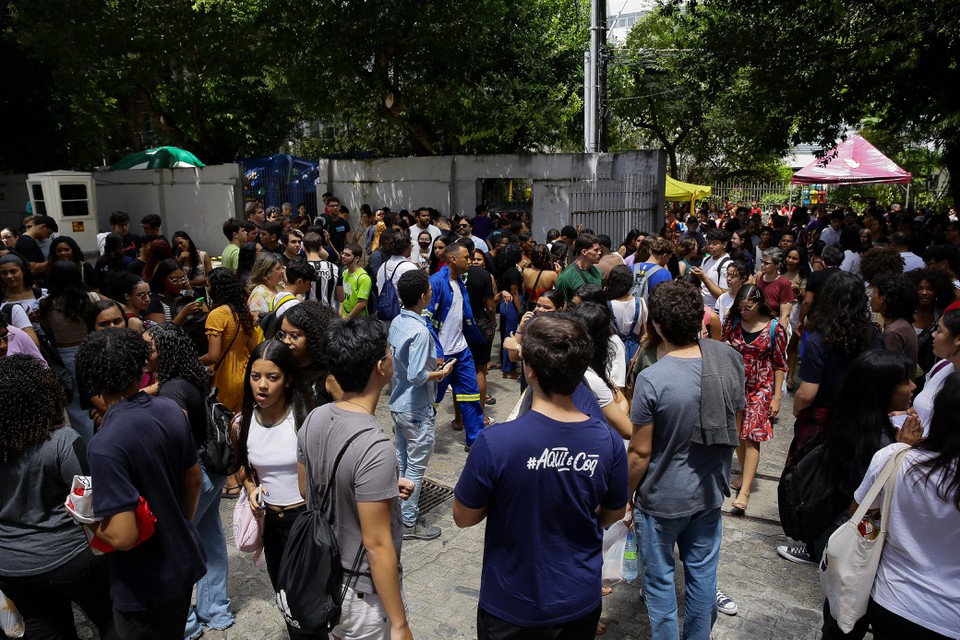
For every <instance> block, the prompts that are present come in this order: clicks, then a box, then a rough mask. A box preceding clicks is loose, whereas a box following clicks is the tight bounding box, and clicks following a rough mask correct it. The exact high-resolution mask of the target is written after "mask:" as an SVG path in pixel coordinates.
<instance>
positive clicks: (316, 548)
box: [276, 427, 373, 632]
mask: <svg viewBox="0 0 960 640" xmlns="http://www.w3.org/2000/svg"><path fill="white" fill-rule="evenodd" d="M368 431H373V428H372V427H371V428H369V429H364V430H362V431H359V432H357V433H355V434H353V435H352V436H351V437H350V438H349V439H348V440H347V441H346V442H345V443H344V445H343V447H341V449H340V452H339V453H338V454H337V457H336V460H335V461H334V463H333V471H332V472H331V474H330V481H329V482H328V483H327V487H326V489H325V490H324V492H323V496H322V497H321V498H320V502H319V504H317V502H316V500H310V499H309V496H308V502H307V510H306V511H304V512H303V513H301V514H300V515H299V516H298V517H297V519H296V521H294V523H293V526H292V527H291V528H290V535H289V536H288V537H287V544H286V547H284V551H283V560H281V562H280V570H279V571H278V572H277V584H276V589H277V607H278V608H279V609H280V613H282V614H283V617H284V619H285V620H286V621H287V624H289V625H290V626H291V627H294V628H296V629H300V630H301V631H307V632H318V631H325V632H329V631H331V630H332V629H333V628H334V627H335V626H336V625H337V623H338V622H339V621H340V606H341V605H342V603H343V598H344V597H345V596H346V595H347V583H345V582H344V581H343V566H342V565H341V564H340V545H339V544H338V543H337V537H336V536H335V535H334V533H333V527H331V526H330V521H329V520H327V517H326V515H325V511H326V508H327V503H328V501H329V499H330V496H331V494H332V493H333V490H334V487H335V486H336V483H337V469H338V468H339V467H340V460H342V459H343V454H345V453H346V452H347V448H348V447H349V446H350V445H351V444H352V443H353V441H354V440H356V439H357V438H359V437H360V436H361V435H363V434H364V433H367V432H368ZM306 467H307V483H308V486H309V483H310V482H311V478H312V477H313V476H312V474H311V473H310V458H309V456H308V457H307V458H306ZM311 493H312V492H311ZM364 551H365V549H364V548H363V545H362V544H361V545H360V547H359V548H358V549H357V555H356V557H355V558H354V560H353V569H352V570H351V571H350V574H351V575H353V576H356V575H357V569H358V568H359V567H360V561H361V560H362V558H363V552H364Z"/></svg>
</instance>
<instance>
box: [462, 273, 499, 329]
mask: <svg viewBox="0 0 960 640" xmlns="http://www.w3.org/2000/svg"><path fill="white" fill-rule="evenodd" d="M466 287H467V298H469V299H470V309H471V310H473V317H474V318H486V317H487V305H486V301H487V300H489V299H490V298H493V296H494V293H493V279H492V278H491V277H490V272H489V271H487V270H486V269H483V268H481V267H474V266H471V267H470V268H469V269H467V282H466Z"/></svg>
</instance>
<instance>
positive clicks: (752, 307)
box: [737, 302, 760, 311]
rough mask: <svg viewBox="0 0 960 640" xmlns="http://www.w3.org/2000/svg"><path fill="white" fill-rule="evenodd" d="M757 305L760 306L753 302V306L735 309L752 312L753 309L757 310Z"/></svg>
mask: <svg viewBox="0 0 960 640" xmlns="http://www.w3.org/2000/svg"><path fill="white" fill-rule="evenodd" d="M758 304H760V303H759V302H754V303H753V304H748V305H740V306H739V307H737V308H738V309H740V311H753V310H754V309H756V308H757V305H758Z"/></svg>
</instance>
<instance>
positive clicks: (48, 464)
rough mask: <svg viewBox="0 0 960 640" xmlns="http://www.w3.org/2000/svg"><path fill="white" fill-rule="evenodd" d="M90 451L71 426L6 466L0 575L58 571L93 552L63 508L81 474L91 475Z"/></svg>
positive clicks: (1, 489)
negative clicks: (83, 554)
mask: <svg viewBox="0 0 960 640" xmlns="http://www.w3.org/2000/svg"><path fill="white" fill-rule="evenodd" d="M89 473H90V471H89V469H88V467H87V449H86V447H85V446H84V444H83V440H81V439H80V435H79V434H78V433H77V432H76V431H74V430H73V429H71V428H69V427H63V428H60V429H57V430H56V431H54V432H53V433H52V434H51V436H50V439H49V440H47V441H45V442H42V443H40V444H35V445H31V446H29V447H27V449H26V450H25V451H23V452H22V453H21V454H20V456H19V457H18V458H17V459H16V460H14V461H13V462H7V463H0V556H2V558H3V561H2V562H0V575H2V576H8V577H15V576H35V575H39V574H41V573H46V572H48V571H52V570H54V569H56V568H57V567H59V566H61V565H63V564H66V563H67V562H68V561H69V560H72V559H73V558H74V557H76V556H77V555H79V554H80V553H82V552H83V550H84V549H86V548H87V538H86V537H85V536H84V534H83V530H82V529H81V528H80V526H79V525H78V524H76V523H75V522H74V521H73V519H72V518H71V517H70V516H69V515H68V514H67V509H66V507H64V506H63V502H64V500H66V499H67V494H68V493H70V485H71V483H72V482H73V476H75V475H88V474H89Z"/></svg>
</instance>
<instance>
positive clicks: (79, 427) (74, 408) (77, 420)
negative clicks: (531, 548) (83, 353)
mask: <svg viewBox="0 0 960 640" xmlns="http://www.w3.org/2000/svg"><path fill="white" fill-rule="evenodd" d="M79 350H80V347H65V348H63V349H57V352H58V353H59V354H60V359H61V360H63V366H65V367H66V368H67V371H69V372H70V377H72V378H73V400H71V401H70V404H68V405H67V415H68V416H69V417H70V426H71V427H73V430H74V431H76V432H77V433H79V434H80V437H82V438H83V441H84V442H85V443H86V444H90V440H91V438H93V420H92V419H91V418H90V414H89V413H88V412H87V410H86V409H83V408H81V407H80V394H81V393H83V391H81V389H80V385H79V384H77V351H79Z"/></svg>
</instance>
